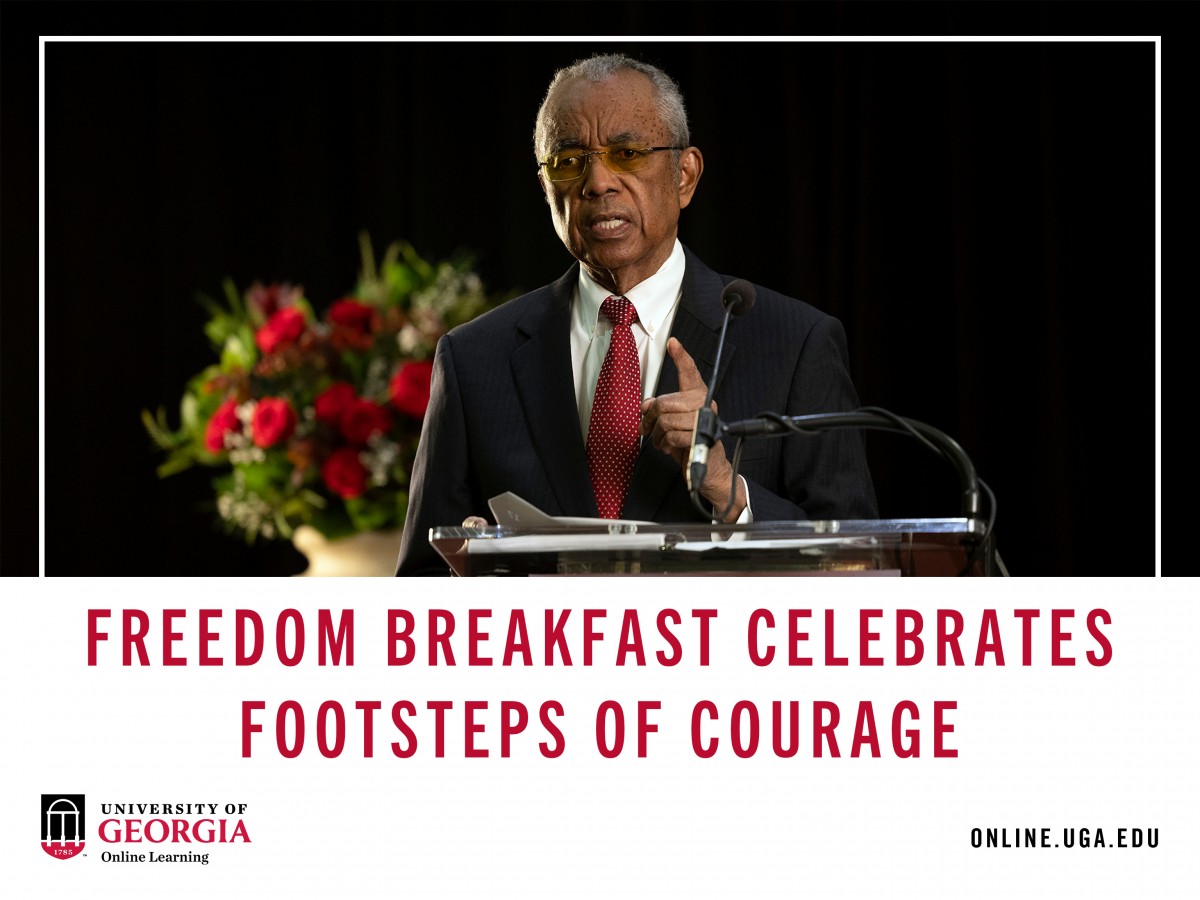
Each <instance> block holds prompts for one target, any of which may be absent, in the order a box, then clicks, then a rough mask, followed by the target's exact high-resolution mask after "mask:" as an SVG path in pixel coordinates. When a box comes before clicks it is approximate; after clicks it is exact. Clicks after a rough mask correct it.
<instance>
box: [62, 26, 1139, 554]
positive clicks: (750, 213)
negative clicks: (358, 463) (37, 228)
mask: <svg viewBox="0 0 1200 900" xmlns="http://www.w3.org/2000/svg"><path fill="white" fill-rule="evenodd" d="M602 49H603V50H609V49H611V50H618V51H623V52H627V53H631V54H634V55H637V56H640V57H642V58H645V59H647V60H649V61H651V62H654V63H657V64H660V65H661V66H663V67H664V68H665V69H667V70H668V71H669V72H671V73H672V74H674V75H675V76H676V77H677V79H678V80H679V82H680V84H681V86H682V88H683V91H684V96H685V99H686V100H687V102H688V107H689V112H690V114H691V121H692V132H693V133H692V142H693V143H694V144H695V145H697V146H698V147H700V149H701V150H702V151H703V153H704V158H705V164H706V167H705V171H704V175H703V178H702V180H701V183H700V186H699V190H698V192H697V195H696V197H695V199H694V201H693V203H692V205H691V206H690V207H689V208H688V209H687V210H685V211H684V214H683V218H682V222H681V229H680V237H681V239H682V241H683V242H684V243H685V244H687V245H688V246H690V247H691V248H692V249H693V250H695V251H696V252H697V253H698V254H699V255H700V257H701V258H702V259H704V260H705V261H706V262H707V263H708V264H709V265H710V266H712V267H713V268H715V269H717V270H718V271H721V272H725V273H728V274H731V275H735V276H740V277H744V278H748V279H750V280H752V281H755V282H758V283H761V284H765V285H768V286H770V287H773V288H775V289H777V290H781V291H783V292H785V293H789V294H792V295H794V296H797V297H800V298H803V299H805V300H807V301H808V302H810V303H812V304H814V305H816V306H817V307H819V308H821V309H824V310H826V311H827V312H829V313H831V314H833V315H835V316H838V317H839V318H840V319H841V320H842V321H843V322H844V323H845V326H846V329H847V334H848V339H849V346H850V353H851V362H852V368H853V374H854V377H855V380H856V383H857V385H858V389H859V393H860V399H861V400H862V402H863V403H864V404H870V405H874V406H881V407H884V408H886V409H888V410H891V411H892V412H894V413H897V414H899V415H903V416H907V417H910V418H914V419H918V420H920V421H922V422H925V423H928V424H930V425H932V426H933V427H935V428H938V429H940V430H942V431H944V432H946V433H947V434H949V435H950V436H952V437H953V438H955V439H956V440H957V441H958V442H959V443H960V444H961V445H962V446H963V448H964V449H965V450H966V452H967V453H968V454H969V456H970V457H971V459H972V460H973V462H974V463H975V466H976V468H977V470H978V472H979V475H980V476H981V477H982V478H983V480H984V481H985V482H986V483H987V485H988V486H989V487H990V488H991V490H992V491H993V492H994V494H995V497H996V501H997V513H998V515H997V520H996V534H997V540H998V549H999V551H1000V553H1001V555H1002V557H1003V560H1004V563H1005V565H1006V566H1007V568H1008V569H1009V570H1010V571H1011V572H1012V573H1013V574H1017V575H1100V574H1118V575H1153V574H1154V572H1155V527H1154V523H1155V521H1156V504H1155V496H1156V479H1155V465H1156V457H1155V438H1154V435H1155V396H1156V369H1155V366H1156V334H1155V316H1156V265H1155V253H1156V206H1155V203H1156V180H1155V175H1156V170H1155V166H1156V155H1155V154H1156V145H1155V45H1154V44H1153V43H1150V42H1144V41H1142V42H1122V41H1105V42H1087V41H1083V42H1080V41H1056V40H1049V41H996V42H988V41H950V42H920V41H917V42H909V41H904V42H889V41H863V42H845V41H839V42H815V43H804V42H784V41H781V42H758V41H756V42H747V43H730V42H725V41H722V42H706V41H703V40H696V41H669V42H646V43H638V42H626V41H619V40H618V41H611V42H606V43H605V44H604V45H603V46H598V45H597V44H596V42H594V41H589V42H587V43H583V42H580V43H571V42H567V41H552V42H550V41H532V42H514V41H510V40H499V39H498V40H486V41H473V42H419V41H418V42H399V43H344V42H338V41H334V42H318V43H308V44H299V43H289V42H278V43H258V42H249V43H220V42H195V43H186V42H185V43H107V42H105V43H91V42H82V43H62V42H53V43H49V44H47V46H46V48H45V145H44V147H45V231H44V239H45V244H44V249H45V322H46V331H45V346H44V352H45V373H46V374H45V442H44V448H43V453H44V456H45V460H46V473H45V517H46V524H45V543H44V550H45V565H46V573H47V574H50V575H138V574H163V575H203V574H229V575H235V574H288V573H291V572H295V571H298V570H300V569H301V568H303V565H304V563H303V560H302V559H301V558H300V557H299V555H298V554H297V553H296V552H295V551H294V550H293V549H292V548H291V547H290V546H289V545H286V544H260V545H259V546H257V547H247V546H245V545H244V544H242V543H241V542H239V541H238V540H237V539H231V538H228V537H226V536H224V535H223V534H222V533H221V532H220V530H219V529H218V528H217V526H216V523H215V515H214V512H213V510H212V508H211V507H212V501H213V496H212V493H211V490H210V488H209V477H210V474H211V473H208V472H205V471H192V472H187V473H184V474H182V475H177V476H174V477H172V478H170V479H166V480H159V479H158V478H157V477H156V476H155V472H154V469H155V465H156V463H157V461H158V460H157V457H156V456H155V454H154V453H153V451H152V448H151V445H150V442H149V440H148V438H147V437H146V435H145V433H144V431H143V429H142V426H141V423H140V420H139V413H140V410H142V409H143V408H149V409H154V408H157V407H159V406H166V407H167V408H168V411H169V412H170V414H171V415H172V416H176V415H177V411H176V404H177V403H178V399H179V396H180V392H181V389H182V387H183V384H184V382H185V380H186V379H187V378H188V377H189V376H191V375H192V374H194V373H195V372H197V371H199V370H200V369H201V368H203V367H204V366H205V365H207V364H208V363H209V362H210V360H211V356H210V351H209V348H208V345H207V342H206V340H205V338H204V336H203V333H202V326H203V322H204V320H205V313H204V311H203V309H202V308H201V307H200V305H199V304H198V303H197V302H196V301H195V295H196V293H197V292H198V291H203V292H206V293H209V294H214V295H215V294H219V292H220V290H221V282H222V280H223V279H224V278H226V277H229V278H232V279H233V280H234V281H235V282H236V283H237V284H238V285H240V286H245V285H248V284H249V283H250V282H251V281H253V280H255V279H261V280H264V281H269V280H290V281H297V282H300V283H302V284H303V285H304V287H305V290H306V293H307V295H308V297H309V298H310V299H311V300H312V301H313V303H314V304H315V305H316V306H317V307H318V308H322V307H324V306H325V305H327V304H328V303H330V302H332V301H333V300H335V299H337V298H339V297H340V296H342V295H343V294H344V293H345V292H346V291H347V290H349V288H350V287H351V286H352V285H353V281H354V276H355V274H356V272H357V268H358V262H359V256H358V246H357V241H356V235H357V233H358V232H359V231H360V230H364V229H365V230H366V231H368V232H369V233H370V234H371V236H372V237H373V238H374V240H375V243H376V247H377V248H378V249H380V250H381V249H382V247H383V245H385V244H386V243H388V242H390V241H392V240H394V239H398V238H403V239H406V240H409V241H410V242H412V243H413V245H414V246H415V247H416V248H417V250H418V251H419V252H421V253H422V254H423V255H426V256H427V257H436V258H442V257H445V256H448V255H450V254H452V253H453V252H454V251H456V250H458V249H460V248H462V249H468V250H470V251H472V252H474V254H475V256H476V259H477V268H478V270H479V272H480V274H481V275H482V277H483V279H484V281H485V282H486V284H487V285H488V286H489V287H490V288H492V289H494V290H508V289H516V288H521V289H531V288H534V287H537V286H539V285H541V284H543V283H546V282H548V281H550V280H552V279H553V278H555V277H557V276H558V275H560V274H561V273H562V272H563V271H564V270H565V268H566V267H567V265H568V264H569V262H570V259H569V257H568V255H567V253H566V251H565V250H564V248H563V247H562V245H561V244H560V243H559V241H558V239H557V237H556V236H555V234H554V232H553V229H552V227H551V224H550V219H549V215H548V211H547V209H546V207H545V203H544V200H543V199H542V196H541V194H540V192H539V188H538V184H537V181H536V175H535V165H534V159H533V151H532V146H531V135H532V130H533V120H534V114H535V112H536V110H537V106H538V104H539V102H540V99H541V96H542V92H543V91H544V89H545V85H546V83H547V81H548V80H549V77H550V75H551V74H552V73H553V71H554V69H555V68H556V67H558V66H561V65H564V64H567V63H570V62H572V61H574V60H575V59H576V58H578V57H580V56H583V55H587V54H588V53H590V52H592V51H595V50H602ZM718 400H719V398H718ZM868 449H869V452H870V454H871V456H870V460H871V465H872V469H873V473H874V476H875V480H876V487H877V492H878V495H879V500H880V507H881V509H880V512H881V515H883V516H884V517H907V516H929V517H944V516H956V515H958V514H959V486H958V482H957V477H956V475H955V473H954V471H953V470H952V469H951V468H950V467H949V466H948V464H946V463H945V462H944V461H942V460H940V459H938V458H936V457H934V456H933V455H932V454H931V453H929V451H927V450H926V449H924V448H923V447H921V446H920V445H919V444H917V443H916V442H915V441H912V440H910V439H908V438H905V437H903V436H899V435H891V434H885V433H871V434H869V435H868ZM1113 535H1120V538H1119V540H1118V541H1117V542H1115V543H1114V542H1112V541H1111V537H1112V536H1113Z"/></svg>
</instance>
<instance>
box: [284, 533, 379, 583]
mask: <svg viewBox="0 0 1200 900" xmlns="http://www.w3.org/2000/svg"><path fill="white" fill-rule="evenodd" d="M292 543H293V544H295V545H296V549H297V550H299V551H300V552H301V553H303V554H304V556H305V557H306V558H307V559H308V568H307V569H305V570H304V571H303V572H301V573H300V574H301V575H306V576H316V577H321V576H329V577H335V578H337V577H345V576H367V577H381V576H393V575H395V574H396V560H397V558H398V557H399V555H400V529H399V528H396V529H393V530H390V531H360V532H358V533H357V534H352V535H349V536H348V537H343V538H337V539H336V540H332V541H331V540H329V539H328V538H326V537H325V535H323V534H321V532H319V531H317V529H315V528H313V527H311V526H309V525H301V526H300V527H299V528H297V529H296V532H295V534H293V535H292Z"/></svg>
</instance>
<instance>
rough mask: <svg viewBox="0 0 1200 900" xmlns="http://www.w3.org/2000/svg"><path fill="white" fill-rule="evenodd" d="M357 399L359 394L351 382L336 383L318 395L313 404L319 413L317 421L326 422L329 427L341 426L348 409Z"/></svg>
mask: <svg viewBox="0 0 1200 900" xmlns="http://www.w3.org/2000/svg"><path fill="white" fill-rule="evenodd" d="M357 397H358V394H357V393H356V392H355V390H354V387H353V385H351V384H350V383H349V382H346V381H335V382H334V383H333V384H331V385H330V386H329V387H327V388H326V389H325V390H324V391H322V392H321V393H320V394H319V395H317V399H316V400H315V401H314V402H313V406H314V407H315V408H316V412H317V421H318V422H326V423H328V424H329V425H338V424H340V423H341V421H342V416H343V414H345V412H346V407H348V406H349V405H350V404H351V403H353V402H354V401H355V400H356V399H357Z"/></svg>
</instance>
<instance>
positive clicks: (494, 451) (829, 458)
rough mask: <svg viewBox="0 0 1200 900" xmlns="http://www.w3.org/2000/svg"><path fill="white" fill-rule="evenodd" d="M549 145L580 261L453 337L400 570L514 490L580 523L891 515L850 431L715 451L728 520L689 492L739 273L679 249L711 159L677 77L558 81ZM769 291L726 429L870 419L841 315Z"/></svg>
mask: <svg viewBox="0 0 1200 900" xmlns="http://www.w3.org/2000/svg"><path fill="white" fill-rule="evenodd" d="M534 149H535V154H536V157H537V160H538V170H539V180H540V181H541V185H542V189H543V191H544V192H545V195H546V202H547V204H548V205H549V206H550V210H551V216H552V219H553V221H554V227H555V230H556V231H557V232H558V236H559V237H560V238H561V239H562V242H563V244H564V245H565V246H566V248H567V250H568V251H570V253H571V255H572V256H573V257H575V259H576V260H577V263H576V264H575V265H573V266H572V267H571V268H570V269H569V270H568V271H567V273H566V274H565V275H563V277H562V278H560V279H559V280H558V281H556V282H554V283H553V284H550V285H547V286H545V287H543V288H540V289H538V290H536V291H533V292H531V293H529V294H525V295H524V296H521V297H518V298H516V299H514V300H511V301H509V302H508V303H505V304H504V305H503V306H501V307H500V308H498V309H496V310H494V311H493V312H491V313H488V314H487V315H484V316H482V317H480V318H478V319H476V320H475V321H473V322H470V323H468V324H466V325H463V326H461V327H459V328H456V329H455V330H453V331H452V332H450V333H449V334H448V335H446V336H445V337H444V338H443V339H442V341H441V342H440V344H439V345H438V349H437V355H436V359H435V362H434V375H433V392H432V399H431V402H430V406H429V411H428V413H427V414H426V419H425V426H424V430H423V431H422V435H421V443H420V448H419V450H418V456H417V460H416V463H415V465H414V466H413V473H412V483H411V492H410V505H409V511H408V518H407V521H406V522H405V528H404V536H403V539H402V544H401V549H400V559H399V564H398V567H397V574H399V575H409V574H434V573H441V574H445V573H446V572H447V568H446V566H445V564H444V563H442V562H441V560H440V558H439V557H438V556H437V554H436V552H435V551H434V550H433V549H432V548H431V547H430V545H429V543H428V533H429V529H430V528H431V527H433V526H437V525H454V524H458V523H460V522H462V521H463V520H464V519H465V518H467V517H470V516H475V515H481V514H483V513H484V512H485V511H486V509H487V501H488V499H489V498H491V497H493V496H496V495H497V494H501V493H503V492H505V491H512V492H514V493H516V494H517V495H519V496H521V497H522V498H524V499H525V500H527V501H529V502H531V503H533V504H534V505H535V506H538V507H540V508H541V509H543V510H544V511H545V512H547V513H549V514H551V515H564V516H597V517H607V518H630V519H648V520H654V521H659V522H684V521H697V520H703V519H702V516H701V513H702V512H704V513H705V514H706V515H712V516H717V515H721V514H724V518H725V520H726V521H730V522H732V521H740V522H750V521H767V520H775V521H781V520H797V519H805V518H813V519H815V518H821V519H834V518H841V519H866V518H875V517H876V516H877V512H876V506H875V496H874V489H873V487H872V483H871V477H870V474H869V472H868V470H867V464H866V457H865V453H864V450H863V444H862V438H861V436H860V435H859V434H858V433H856V432H852V431H842V432H832V433H829V434H823V435H820V436H811V437H810V436H791V437H787V438H782V439H773V440H765V441H755V442H747V444H746V446H745V448H744V452H743V456H742V459H741V463H740V466H739V470H738V473H737V475H738V477H736V478H734V477H733V472H732V469H731V465H730V462H729V460H728V457H727V455H726V449H725V448H724V447H723V445H722V444H721V442H717V443H716V445H715V446H714V447H713V448H712V451H711V452H710V454H709V457H708V465H707V471H706V473H705V477H704V480H703V483H702V484H701V485H700V486H699V494H700V495H701V496H702V497H703V498H704V502H705V503H707V504H710V505H711V507H712V510H711V512H710V511H709V510H708V509H706V508H705V509H702V510H698V509H697V503H696V502H695V501H694V499H693V497H692V496H691V495H690V494H689V491H688V488H687V485H686V483H685V478H684V470H685V468H686V466H687V462H688V458H687V457H688V451H689V448H690V446H691V443H692V430H693V427H694V423H695V418H696V411H697V410H698V409H699V408H700V407H701V406H702V405H703V403H704V399H705V397H706V395H707V384H706V381H705V379H706V378H707V377H709V375H708V373H710V372H711V369H712V365H713V360H714V357H715V354H716V348H717V344H718V340H719V336H720V331H721V326H722V321H723V317H724V312H725V311H724V308H723V306H722V304H721V292H722V289H723V288H724V286H725V285H726V284H727V283H729V282H730V281H732V280H733V279H732V278H731V277H729V276H724V275H719V274H717V273H716V272H713V271H712V270H710V269H709V268H708V267H706V266H705V265H704V264H703V263H702V262H701V261H700V260H699V259H697V258H696V256H695V255H694V254H692V253H691V252H690V251H689V250H687V249H686V248H685V247H684V246H683V245H682V244H681V243H680V241H679V239H678V230H679V217H680V213H681V211H682V210H683V209H684V208H685V207H686V206H687V205H688V204H689V203H691V201H692V198H693V196H694V195H695V192H696V186H697V184H698V183H699V181H700V175H701V173H702V172H703V170H704V160H703V157H702V156H701V153H700V151H699V150H698V149H697V148H696V147H692V146H690V145H689V134H688V124H687V114H686V111H685V107H684V103H683V98H682V95H681V94H680V91H679V88H678V86H677V85H676V84H675V82H674V81H673V80H672V79H671V78H670V77H669V76H668V75H667V74H666V73H664V72H662V71H661V70H659V69H658V68H656V67H654V66H650V65H647V64H645V63H642V62H640V61H637V60H634V59H630V58H628V57H624V56H613V55H602V56H595V57H592V58H589V59H586V60H583V61H580V62H578V63H576V64H574V65H573V66H570V67H568V68H566V69H563V70H560V71H559V72H557V73H556V74H555V76H554V78H553V80H552V81H551V83H550V86H549V89H548V90H547V92H546V96H545V99H544V101H543V103H542V106H541V109H540V110H539V112H538V115H537V123H536V128H535V132H534ZM756 297H757V300H756V303H755V306H754V308H753V311H751V312H750V313H748V314H747V315H744V316H740V317H738V318H736V319H733V320H732V321H731V323H730V325H729V329H728V332H727V338H726V343H725V346H724V349H723V351H722V353H721V371H720V372H719V373H718V374H717V376H716V379H717V380H716V384H715V386H714V389H715V394H714V396H715V398H716V399H717V400H718V401H719V403H720V412H721V416H722V418H724V419H726V420H735V419H740V418H750V417H752V416H756V415H758V414H760V413H762V412H765V411H771V412H777V413H781V414H784V415H791V416H795V415H804V414H809V413H819V412H834V411H842V410H849V409H854V408H855V407H856V406H857V405H858V398H857V395H856V392H855V390H854V385H853V383H852V382H851V379H850V375H849V370H848V361H847V351H846V341H845V332H844V331H843V329H842V326H841V323H840V322H838V321H837V320H836V319H834V318H832V317H830V316H828V315H826V314H824V313H822V312H820V311H819V310H817V309H815V308H813V307H812V306H809V305H808V304H806V303H803V302H801V301H799V300H794V299H792V298H789V297H785V296H783V295H781V294H778V293H776V292H774V291H771V290H769V289H767V288H764V287H761V286H758V287H756ZM731 492H732V493H731Z"/></svg>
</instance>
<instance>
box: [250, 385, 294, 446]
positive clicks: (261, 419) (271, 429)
mask: <svg viewBox="0 0 1200 900" xmlns="http://www.w3.org/2000/svg"><path fill="white" fill-rule="evenodd" d="M295 430H296V412H295V410H293V409H292V405H291V404H290V403H288V402H287V401H286V400H284V399H283V398H282V397H263V398H262V399H261V400H259V401H258V405H257V406H255V407H254V416H253V417H252V418H251V419H250V434H251V436H253V438H254V444H255V446H258V447H264V448H265V447H273V446H275V445H276V444H278V443H279V442H280V441H286V440H287V439H288V438H290V437H291V436H292V432H293V431H295Z"/></svg>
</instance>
